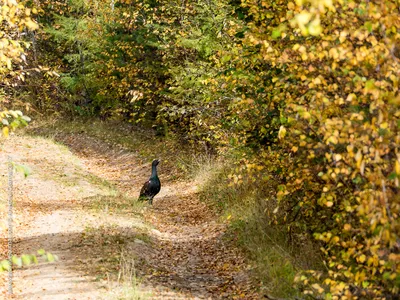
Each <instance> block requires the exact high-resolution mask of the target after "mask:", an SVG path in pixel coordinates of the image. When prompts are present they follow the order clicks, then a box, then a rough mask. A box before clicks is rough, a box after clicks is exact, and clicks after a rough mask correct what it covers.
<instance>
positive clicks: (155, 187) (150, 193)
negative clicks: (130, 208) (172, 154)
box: [139, 159, 161, 204]
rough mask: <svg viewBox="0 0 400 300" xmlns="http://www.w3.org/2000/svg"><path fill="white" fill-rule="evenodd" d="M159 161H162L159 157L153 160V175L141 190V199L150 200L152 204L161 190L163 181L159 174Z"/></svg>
mask: <svg viewBox="0 0 400 300" xmlns="http://www.w3.org/2000/svg"><path fill="white" fill-rule="evenodd" d="M159 163H160V161H159V160H158V159H155V160H153V163H152V164H151V176H150V178H149V180H147V181H146V182H145V183H144V185H143V187H142V189H141V190H140V196H139V201H145V200H148V201H149V203H150V204H153V198H154V196H155V195H157V194H158V193H159V191H160V190H161V182H160V179H159V178H158V176H157V165H158V164H159Z"/></svg>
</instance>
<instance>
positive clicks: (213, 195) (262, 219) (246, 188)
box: [198, 157, 321, 299]
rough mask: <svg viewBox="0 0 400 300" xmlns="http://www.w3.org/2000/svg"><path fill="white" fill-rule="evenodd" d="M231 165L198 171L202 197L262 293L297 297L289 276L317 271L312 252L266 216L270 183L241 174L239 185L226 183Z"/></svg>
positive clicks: (304, 241) (306, 242)
mask: <svg viewBox="0 0 400 300" xmlns="http://www.w3.org/2000/svg"><path fill="white" fill-rule="evenodd" d="M234 162H235V158H234V157H233V158H226V159H225V160H224V161H218V162H217V163H215V162H214V163H211V164H210V165H208V166H204V165H203V166H202V169H203V171H199V172H198V176H200V177H201V178H202V179H201V180H199V181H200V182H202V183H201V194H202V197H203V198H204V199H207V201H208V202H211V203H213V204H214V205H215V206H216V207H218V208H219V210H220V212H221V218H222V219H223V220H224V221H225V222H227V223H228V224H229V234H228V235H229V238H230V239H232V240H233V241H235V243H236V245H237V246H238V247H239V248H241V249H242V250H243V251H244V253H245V254H246V256H247V257H248V258H249V263H250V264H251V265H252V269H253V271H254V277H255V278H256V280H258V281H259V282H260V286H261V290H262V292H263V293H265V294H268V295H272V296H274V297H279V298H284V299H293V298H295V297H296V296H300V292H299V291H298V290H297V289H296V287H295V286H294V278H295V275H296V274H297V273H298V272H299V271H302V270H307V269H310V268H318V267H319V265H320V262H321V259H320V257H319V256H318V254H317V253H318V250H317V249H316V247H315V245H313V243H312V241H311V240H309V239H307V238H305V235H298V236H296V237H293V236H290V237H289V234H288V232H287V231H286V229H285V228H286V227H285V226H279V225H274V224H272V223H271V220H270V219H269V217H268V212H271V210H272V209H271V206H272V204H273V202H274V199H271V195H272V190H273V189H274V188H275V187H274V186H273V185H274V184H273V183H271V185H270V186H268V184H265V185H263V186H260V184H259V182H258V181H257V180H252V179H253V178H247V179H246V177H245V176H246V175H244V174H243V177H242V180H243V182H242V183H241V184H236V185H235V184H233V180H232V179H229V178H232V177H231V174H235V173H237V170H235V169H234V167H233V166H234ZM204 170H206V172H204ZM235 171H236V172H235ZM254 176H255V177H256V176H257V174H254Z"/></svg>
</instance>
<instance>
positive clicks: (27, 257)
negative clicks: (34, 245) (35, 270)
mask: <svg viewBox="0 0 400 300" xmlns="http://www.w3.org/2000/svg"><path fill="white" fill-rule="evenodd" d="M21 259H22V263H23V265H24V266H29V265H30V264H31V263H32V259H31V255H27V254H23V255H22V256H21Z"/></svg>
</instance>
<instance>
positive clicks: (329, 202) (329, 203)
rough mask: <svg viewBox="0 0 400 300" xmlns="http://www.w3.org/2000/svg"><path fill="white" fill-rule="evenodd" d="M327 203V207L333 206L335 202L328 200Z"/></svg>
mask: <svg viewBox="0 0 400 300" xmlns="http://www.w3.org/2000/svg"><path fill="white" fill-rule="evenodd" d="M325 205H326V206H327V207H331V206H332V205H333V202H332V201H327V202H326V204H325Z"/></svg>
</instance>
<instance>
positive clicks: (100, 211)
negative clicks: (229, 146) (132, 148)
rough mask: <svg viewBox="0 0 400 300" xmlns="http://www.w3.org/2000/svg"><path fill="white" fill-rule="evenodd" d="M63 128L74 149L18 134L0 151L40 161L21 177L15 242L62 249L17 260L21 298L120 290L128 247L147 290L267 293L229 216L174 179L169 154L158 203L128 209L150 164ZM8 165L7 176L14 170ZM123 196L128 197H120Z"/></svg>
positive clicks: (197, 295) (93, 295)
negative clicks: (252, 274)
mask: <svg viewBox="0 0 400 300" xmlns="http://www.w3.org/2000/svg"><path fill="white" fill-rule="evenodd" d="M55 138H56V140H58V141H61V142H62V143H64V144H66V145H67V146H68V148H69V149H71V151H72V152H73V153H71V152H70V151H69V150H68V149H67V148H65V147H62V146H60V145H57V144H55V143H53V142H52V141H50V140H48V139H42V138H31V137H26V136H15V137H13V138H12V139H10V140H8V141H7V142H6V143H5V145H4V149H3V151H2V152H1V156H0V160H1V161H2V162H5V161H6V157H7V154H10V155H12V157H13V159H14V160H15V161H17V162H19V163H23V164H25V165H28V166H29V167H30V168H31V169H32V171H33V172H32V175H31V176H29V177H28V178H27V179H23V178H22V176H21V175H17V176H16V177H15V190H16V192H15V203H16V212H15V219H16V224H17V225H16V228H15V232H16V237H17V243H16V252H17V253H32V252H34V251H36V250H37V249H41V248H43V249H45V250H46V251H49V252H51V253H54V254H56V255H58V257H59V261H57V262H55V263H51V264H49V263H40V264H39V265H36V266H31V267H25V268H22V269H19V270H17V271H16V272H15V295H16V298H18V299H101V298H112V297H113V295H114V294H116V293H117V291H118V289H119V288H120V282H119V281H118V277H117V274H118V272H119V271H121V269H123V268H124V267H123V266H121V265H120V263H119V262H120V261H121V253H123V256H124V259H128V260H129V261H134V265H135V266H134V271H135V274H136V277H137V278H138V279H139V280H140V282H141V284H140V295H143V293H144V294H147V295H148V298H149V299H220V298H226V299H258V298H259V297H258V295H257V293H256V292H254V287H253V286H252V285H251V283H250V280H249V277H248V272H247V266H246V264H245V262H244V259H243V258H242V256H241V255H240V253H239V252H238V251H237V250H236V249H235V248H234V247H233V246H232V244H231V243H230V242H229V241H227V239H226V238H225V231H226V226H225V225H224V224H221V223H220V222H218V217H217V215H216V214H215V213H214V212H213V211H212V210H211V209H210V208H209V207H207V206H206V205H205V204H204V203H203V202H201V201H199V197H198V192H197V187H196V185H195V183H194V182H188V181H173V180H170V179H169V178H172V177H171V176H168V173H167V172H168V170H165V169H163V167H162V163H161V165H160V170H159V172H160V179H161V181H162V190H161V192H160V194H159V195H157V196H156V197H155V199H154V205H153V206H152V207H148V206H144V207H142V208H140V207H139V208H135V209H130V208H129V205H125V204H126V203H129V201H134V200H132V199H134V198H136V197H137V194H138V191H139V190H140V187H141V185H142V183H143V182H144V181H145V180H146V179H147V177H148V176H149V168H150V166H149V164H145V165H143V164H142V163H141V162H140V160H139V159H138V157H137V155H136V154H135V153H132V152H129V151H126V150H123V149H121V148H119V147H117V146H115V145H114V146H111V145H109V144H107V143H103V142H100V141H98V140H96V139H94V138H91V137H89V136H86V135H84V134H78V135H67V134H63V135H58V136H56V137H55ZM3 165H4V164H3ZM2 175H3V177H2V178H3V181H4V180H5V179H6V176H5V175H6V170H3V172H2ZM103 181H106V182H109V183H112V185H113V186H106V185H105V184H104V182H103ZM3 190H4V189H3ZM3 199H5V198H4V197H3ZM121 199H125V200H121ZM120 200H121V201H122V202H123V201H125V202H126V203H125V202H124V203H122V204H119V203H114V202H115V201H120ZM3 208H4V207H3ZM0 211H1V210H0ZM1 217H2V219H3V217H5V215H4V209H3V215H2V216H1ZM0 231H1V232H2V233H5V226H4V224H3V225H2V227H0ZM3 241H4V242H5V240H3ZM2 244H3V247H2V248H1V249H0V250H1V253H2V257H4V256H5V247H4V243H2ZM2 276H4V274H3V275H2ZM4 287H5V284H3V285H2V287H1V288H2V289H3V290H0V293H1V294H0V295H5V290H4ZM130 297H133V296H129V297H128V296H126V298H124V297H122V298H119V299H134V298H130Z"/></svg>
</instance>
